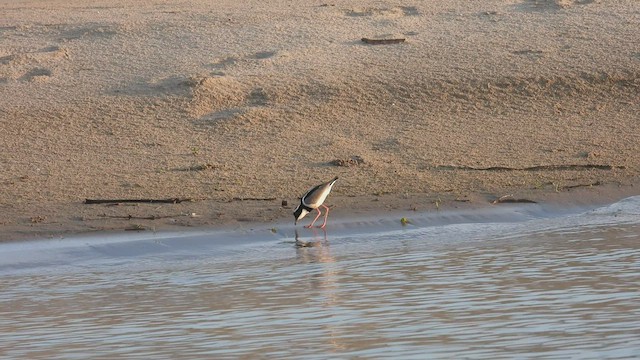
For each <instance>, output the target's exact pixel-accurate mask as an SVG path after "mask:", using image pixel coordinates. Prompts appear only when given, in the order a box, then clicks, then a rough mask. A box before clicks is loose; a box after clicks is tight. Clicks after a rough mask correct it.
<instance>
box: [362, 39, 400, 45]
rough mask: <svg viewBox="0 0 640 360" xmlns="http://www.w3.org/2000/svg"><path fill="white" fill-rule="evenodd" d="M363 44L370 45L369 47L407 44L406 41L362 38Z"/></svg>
mask: <svg viewBox="0 0 640 360" xmlns="http://www.w3.org/2000/svg"><path fill="white" fill-rule="evenodd" d="M361 40H362V42H363V43H365V44H369V45H388V44H400V43H403V42H405V40H406V39H402V38H400V39H369V38H362V39H361Z"/></svg>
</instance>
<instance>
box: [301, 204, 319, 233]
mask: <svg viewBox="0 0 640 360" xmlns="http://www.w3.org/2000/svg"><path fill="white" fill-rule="evenodd" d="M316 210H318V215H316V218H315V219H313V221H312V222H311V224H309V225H307V226H305V227H306V228H307V229H311V227H312V226H313V224H314V223H315V222H316V220H318V218H319V217H320V215H322V213H321V212H320V208H319V207H317V208H316Z"/></svg>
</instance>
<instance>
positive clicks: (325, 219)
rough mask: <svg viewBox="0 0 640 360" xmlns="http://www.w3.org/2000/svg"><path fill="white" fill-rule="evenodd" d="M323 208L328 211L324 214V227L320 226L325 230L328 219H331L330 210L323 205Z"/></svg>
mask: <svg viewBox="0 0 640 360" xmlns="http://www.w3.org/2000/svg"><path fill="white" fill-rule="evenodd" d="M322 207H323V208H325V209H326V210H327V211H325V212H324V222H323V223H322V225H320V228H321V229H324V227H325V226H327V217H329V208H328V207H327V206H326V205H322Z"/></svg>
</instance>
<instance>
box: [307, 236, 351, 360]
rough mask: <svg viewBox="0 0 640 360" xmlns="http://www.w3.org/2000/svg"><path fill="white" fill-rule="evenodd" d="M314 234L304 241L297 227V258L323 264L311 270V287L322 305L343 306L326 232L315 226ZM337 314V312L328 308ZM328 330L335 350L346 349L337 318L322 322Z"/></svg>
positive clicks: (330, 341) (336, 269)
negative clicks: (315, 270)
mask: <svg viewBox="0 0 640 360" xmlns="http://www.w3.org/2000/svg"><path fill="white" fill-rule="evenodd" d="M312 231H313V237H312V238H310V239H309V240H302V239H301V238H300V234H299V233H298V229H296V230H295V239H296V242H295V246H296V255H297V258H298V260H299V261H300V262H301V263H304V264H320V265H321V267H320V268H319V270H320V271H317V272H313V273H311V274H310V275H309V276H308V277H307V279H308V280H309V285H310V286H311V288H312V289H313V290H315V291H317V292H318V295H320V296H319V299H320V301H321V305H322V307H325V308H328V309H334V308H335V309H338V307H339V306H340V302H341V301H340V289H339V287H340V283H339V275H340V271H341V270H340V267H339V266H338V263H337V262H336V259H335V258H334V257H333V255H331V248H330V246H329V240H327V231H326V230H325V229H324V228H322V229H320V231H322V234H321V235H320V234H318V231H317V230H316V229H312ZM329 313H336V314H337V313H338V311H335V312H334V311H329ZM323 327H324V328H325V330H326V331H327V333H328V336H327V340H328V342H329V343H330V344H331V346H332V347H333V348H334V349H336V350H340V349H342V350H343V349H345V348H346V344H345V343H344V337H343V335H344V334H343V331H344V330H343V329H342V328H341V327H340V326H339V325H338V321H336V322H332V321H327V322H326V323H325V325H323Z"/></svg>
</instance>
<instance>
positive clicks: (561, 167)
mask: <svg viewBox="0 0 640 360" xmlns="http://www.w3.org/2000/svg"><path fill="white" fill-rule="evenodd" d="M626 168H627V167H626V166H616V165H600V164H569V165H537V166H528V167H521V168H516V167H508V166H490V167H473V166H464V165H463V166H456V165H451V166H447V165H440V166H435V167H433V168H432V169H434V170H472V171H544V170H614V169H620V170H624V169H626Z"/></svg>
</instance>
